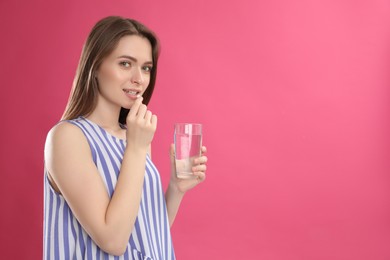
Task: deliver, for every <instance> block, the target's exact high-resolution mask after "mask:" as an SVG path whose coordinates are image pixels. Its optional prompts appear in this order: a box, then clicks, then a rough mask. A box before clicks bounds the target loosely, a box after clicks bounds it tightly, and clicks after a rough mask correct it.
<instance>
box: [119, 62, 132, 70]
mask: <svg viewBox="0 0 390 260" xmlns="http://www.w3.org/2000/svg"><path fill="white" fill-rule="evenodd" d="M119 65H120V66H122V67H125V68H130V67H131V63H130V62H129V61H121V62H119Z"/></svg>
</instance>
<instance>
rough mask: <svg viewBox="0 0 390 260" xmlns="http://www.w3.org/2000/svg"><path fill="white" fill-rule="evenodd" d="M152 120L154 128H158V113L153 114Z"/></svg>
mask: <svg viewBox="0 0 390 260" xmlns="http://www.w3.org/2000/svg"><path fill="white" fill-rule="evenodd" d="M150 121H151V123H152V126H153V127H154V129H156V128H157V116H156V115H152V119H151V120H150Z"/></svg>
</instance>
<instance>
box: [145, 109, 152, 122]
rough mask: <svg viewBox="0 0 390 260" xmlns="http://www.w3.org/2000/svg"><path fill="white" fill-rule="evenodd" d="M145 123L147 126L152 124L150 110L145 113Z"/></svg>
mask: <svg viewBox="0 0 390 260" xmlns="http://www.w3.org/2000/svg"><path fill="white" fill-rule="evenodd" d="M145 121H146V123H147V124H151V123H152V112H151V111H150V110H147V111H146V113H145Z"/></svg>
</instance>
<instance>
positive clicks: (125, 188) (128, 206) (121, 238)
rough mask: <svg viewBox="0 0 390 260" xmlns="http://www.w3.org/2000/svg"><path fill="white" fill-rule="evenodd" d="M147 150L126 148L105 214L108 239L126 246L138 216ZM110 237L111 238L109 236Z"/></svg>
mask: <svg viewBox="0 0 390 260" xmlns="http://www.w3.org/2000/svg"><path fill="white" fill-rule="evenodd" d="M146 153H147V149H130V148H127V149H126V151H125V153H124V156H123V161H122V166H121V170H120V174H119V177H118V181H117V184H116V187H115V191H114V194H113V196H112V198H111V201H110V203H109V206H108V208H107V212H106V218H105V222H106V227H107V228H108V233H109V234H110V235H109V236H108V237H115V240H116V241H117V242H116V244H119V245H123V246H126V244H127V241H128V239H129V237H130V233H131V231H132V229H133V226H134V223H135V219H136V217H137V214H138V210H139V206H140V201H141V196H142V188H143V182H144V175H145V164H146ZM111 235H112V236H111Z"/></svg>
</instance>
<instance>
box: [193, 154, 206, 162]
mask: <svg viewBox="0 0 390 260" xmlns="http://www.w3.org/2000/svg"><path fill="white" fill-rule="evenodd" d="M207 161H208V158H207V156H205V155H203V156H201V157H199V158H196V159H194V163H195V164H203V163H206V162H207Z"/></svg>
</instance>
